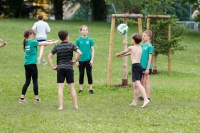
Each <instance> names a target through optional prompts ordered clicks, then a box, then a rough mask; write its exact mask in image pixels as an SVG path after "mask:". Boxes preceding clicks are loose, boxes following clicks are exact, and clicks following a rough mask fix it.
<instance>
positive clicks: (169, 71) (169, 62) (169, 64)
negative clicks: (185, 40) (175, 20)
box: [168, 24, 171, 74]
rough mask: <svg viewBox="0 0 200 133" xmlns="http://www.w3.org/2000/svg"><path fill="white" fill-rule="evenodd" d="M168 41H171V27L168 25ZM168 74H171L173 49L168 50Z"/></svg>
mask: <svg viewBox="0 0 200 133" xmlns="http://www.w3.org/2000/svg"><path fill="white" fill-rule="evenodd" d="M168 40H171V25H170V24H169V25H168ZM168 73H169V74H170V73H171V48H169V49H168Z"/></svg>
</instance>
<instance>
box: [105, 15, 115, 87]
mask: <svg viewBox="0 0 200 133" xmlns="http://www.w3.org/2000/svg"><path fill="white" fill-rule="evenodd" d="M114 30H115V18H113V17H112V22H111V30H110V46H109V58H108V79H107V85H108V86H110V83H111V73H112V53H113V45H114V44H113V40H114Z"/></svg>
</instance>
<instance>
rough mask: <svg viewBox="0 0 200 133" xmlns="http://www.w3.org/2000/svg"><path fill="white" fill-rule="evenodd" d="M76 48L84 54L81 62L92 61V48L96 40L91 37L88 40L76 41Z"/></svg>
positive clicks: (78, 39)
mask: <svg viewBox="0 0 200 133" xmlns="http://www.w3.org/2000/svg"><path fill="white" fill-rule="evenodd" d="M76 46H77V47H78V48H79V49H80V51H81V52H82V56H81V57H80V58H79V61H90V60H91V58H92V51H91V47H92V46H94V40H93V39H92V38H90V37H89V36H88V37H86V38H82V37H79V38H77V39H76Z"/></svg>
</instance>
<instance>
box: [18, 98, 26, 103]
mask: <svg viewBox="0 0 200 133" xmlns="http://www.w3.org/2000/svg"><path fill="white" fill-rule="evenodd" d="M24 102H26V101H25V99H24V100H22V99H21V98H20V99H19V100H18V103H24Z"/></svg>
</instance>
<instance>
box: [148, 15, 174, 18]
mask: <svg viewBox="0 0 200 133" xmlns="http://www.w3.org/2000/svg"><path fill="white" fill-rule="evenodd" d="M170 17H171V16H170V15H147V16H146V18H170Z"/></svg>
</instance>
